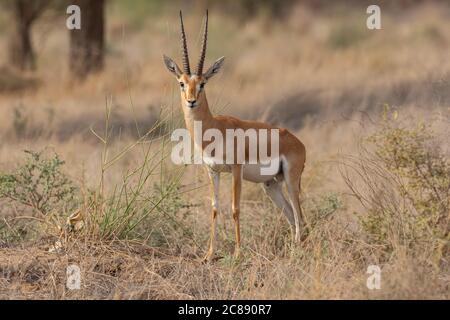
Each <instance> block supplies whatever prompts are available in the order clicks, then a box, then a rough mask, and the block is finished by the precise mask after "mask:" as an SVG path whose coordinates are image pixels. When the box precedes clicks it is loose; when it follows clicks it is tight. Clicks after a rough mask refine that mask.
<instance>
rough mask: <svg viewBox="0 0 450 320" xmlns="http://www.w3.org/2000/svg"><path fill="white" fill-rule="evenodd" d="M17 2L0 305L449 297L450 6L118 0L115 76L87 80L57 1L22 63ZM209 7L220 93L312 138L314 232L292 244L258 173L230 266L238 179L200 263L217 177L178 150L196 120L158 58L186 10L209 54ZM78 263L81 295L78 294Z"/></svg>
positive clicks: (221, 104) (5, 149)
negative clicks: (372, 19)
mask: <svg viewBox="0 0 450 320" xmlns="http://www.w3.org/2000/svg"><path fill="white" fill-rule="evenodd" d="M12 2H13V1H11V3H12ZM11 3H9V4H8V6H9V7H8V6H6V7H5V10H1V11H0V48H2V50H0V112H1V115H2V117H1V119H0V123H1V126H0V298H2V299H9V298H27V299H216V298H218V299H238V298H241V299H308V298H309V299H341V298H350V299H379V298H384V299H393V298H399V299H411V298H424V299H432V298H437V299H449V298H450V266H449V259H450V245H449V242H450V225H449V224H450V160H449V152H450V149H449V147H450V145H449V141H448V136H449V134H450V132H449V123H450V95H449V92H450V91H449V87H450V63H449V60H448V53H449V48H450V32H449V31H450V19H449V18H450V5H449V4H448V3H447V2H445V1H428V2H426V1H398V2H395V4H393V3H392V2H389V1H386V2H381V7H382V30H376V31H371V30H368V29H367V28H366V25H365V22H366V18H367V14H366V7H367V5H366V3H364V1H333V4H331V1H329V2H328V1H300V0H297V1H296V0H284V1H261V2H259V1H252V0H245V1H244V0H242V1H239V2H238V1H236V2H232V3H230V4H228V2H227V4H224V3H223V2H219V1H183V2H181V1H174V2H172V1H171V2H170V4H168V3H167V2H163V1H156V0H152V1H144V0H133V1H127V2H125V1H119V0H117V1H116V0H110V1H106V3H105V7H104V10H105V21H104V23H105V30H104V40H105V43H104V49H103V50H104V52H103V53H104V57H103V58H102V59H103V60H102V68H98V69H97V68H95V72H89V75H87V74H86V75H85V74H83V77H78V76H76V75H75V76H74V72H73V69H72V67H71V60H70V57H71V56H72V55H73V52H72V50H71V48H72V49H73V47H72V45H73V44H71V43H72V42H71V41H73V40H71V38H70V33H69V31H68V30H67V29H66V28H65V23H66V21H65V19H66V17H67V15H66V14H65V8H64V6H63V8H62V9H61V7H59V5H55V4H54V3H52V2H51V1H48V3H46V9H45V10H42V12H41V11H39V16H38V17H36V19H35V20H34V21H33V26H32V29H31V39H32V41H33V42H32V44H33V45H32V47H33V60H32V61H33V64H32V65H33V68H22V67H20V66H19V67H18V66H14V65H13V64H12V62H11V56H10V52H11V51H10V50H9V49H8V48H10V47H9V46H10V44H11V34H14V32H17V29H15V28H16V25H15V24H13V23H11V17H12V16H14V15H13V13H12V12H13V11H12V9H11V8H12V7H11V5H12V4H11ZM206 7H209V10H210V26H209V28H210V30H209V43H208V45H209V48H208V53H207V62H206V64H208V63H211V62H212V61H214V60H215V59H216V58H218V57H219V56H222V55H225V56H226V57H227V58H226V62H225V67H224V71H223V73H222V74H221V75H220V76H218V77H216V78H215V79H214V80H212V81H211V82H210V83H209V84H208V87H207V91H208V97H209V100H210V101H209V102H210V104H211V106H212V108H213V110H214V112H215V113H222V114H231V115H235V116H239V117H242V118H245V119H252V120H261V121H268V122H271V123H273V124H276V125H280V126H284V127H287V128H289V129H290V130H291V131H292V132H294V133H295V134H296V135H297V136H298V137H299V138H300V139H301V140H302V141H303V142H304V143H305V145H306V148H307V163H306V169H305V172H304V177H303V184H302V188H303V190H302V194H301V195H300V197H301V200H302V208H303V211H304V213H305V216H306V219H307V223H308V225H309V228H310V231H309V234H308V237H307V238H306V239H305V240H304V241H303V242H302V243H301V244H295V243H293V241H292V235H291V232H290V228H289V225H288V223H287V221H286V220H285V218H284V216H283V215H282V214H281V213H280V212H279V211H278V210H277V209H276V207H275V206H274V205H273V204H272V203H271V202H270V200H269V199H268V198H267V197H266V196H265V195H264V192H263V190H262V189H261V187H260V186H258V185H254V184H245V185H244V188H243V201H242V207H241V212H242V213H241V219H242V220H241V232H242V245H243V247H242V256H241V257H240V258H239V259H237V260H236V259H234V258H233V256H232V252H233V247H234V232H233V220H232V216H231V212H230V211H231V208H230V205H229V204H230V203H231V202H230V201H229V200H230V199H229V198H230V192H227V191H226V188H227V187H229V185H230V184H229V177H226V178H225V179H223V181H222V186H223V187H222V190H223V192H222V195H221V204H222V210H221V212H220V215H219V224H218V225H219V228H218V256H217V258H218V259H217V260H216V261H214V262H213V263H208V264H203V263H201V262H200V260H201V257H202V256H203V255H204V253H205V250H206V249H207V241H208V237H209V223H210V218H209V217H210V215H209V212H210V192H209V186H208V179H207V176H206V172H205V171H204V169H203V168H202V167H201V166H196V165H192V166H176V165H174V164H173V163H172V162H171V161H170V152H171V146H172V145H171V142H170V134H171V132H172V131H173V130H174V129H175V128H179V127H182V126H183V125H184V124H183V121H182V117H181V110H180V109H179V97H178V91H177V90H178V88H177V84H176V83H174V81H173V78H172V77H171V76H170V75H168V74H167V71H166V70H165V67H164V65H163V62H162V54H163V53H166V54H168V55H170V56H172V57H174V58H177V59H179V57H180V52H179V51H180V48H179V29H178V28H179V25H178V20H177V19H178V10H179V9H180V8H181V9H183V12H184V16H185V26H186V29H187V32H188V41H189V45H190V52H191V56H192V58H194V57H196V56H197V51H196V50H198V48H199V46H200V26H201V22H202V16H203V13H204V9H205V8H206ZM3 49H5V50H3ZM72 264H76V265H78V266H79V267H80V269H81V272H82V283H81V289H80V290H70V289H68V288H67V287H66V276H67V275H66V269H67V266H69V265H72ZM369 265H378V266H379V267H380V269H381V271H382V280H381V288H380V289H379V290H369V289H368V288H367V286H366V280H367V277H368V274H367V273H366V272H367V268H368V266H369Z"/></svg>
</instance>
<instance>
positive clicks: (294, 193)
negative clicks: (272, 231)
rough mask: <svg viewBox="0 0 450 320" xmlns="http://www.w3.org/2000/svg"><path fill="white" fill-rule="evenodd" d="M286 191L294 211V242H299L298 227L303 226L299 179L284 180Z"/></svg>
mask: <svg viewBox="0 0 450 320" xmlns="http://www.w3.org/2000/svg"><path fill="white" fill-rule="evenodd" d="M286 184H287V189H288V193H289V199H290V200H291V205H292V209H293V211H294V223H295V241H296V242H299V241H300V239H301V234H300V226H301V225H303V221H304V220H303V213H302V208H301V207H300V200H299V194H300V187H299V179H292V178H291V179H286Z"/></svg>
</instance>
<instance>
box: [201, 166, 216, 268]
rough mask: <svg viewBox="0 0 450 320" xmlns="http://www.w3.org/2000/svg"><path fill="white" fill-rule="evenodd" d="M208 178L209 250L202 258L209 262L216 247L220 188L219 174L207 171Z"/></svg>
mask: <svg viewBox="0 0 450 320" xmlns="http://www.w3.org/2000/svg"><path fill="white" fill-rule="evenodd" d="M208 176H209V179H210V180H211V186H212V188H211V191H212V201H211V205H212V211H211V232H210V237H209V249H208V252H207V253H206V255H205V257H204V258H203V260H204V261H211V259H212V258H213V256H214V250H215V246H216V228H217V227H216V225H217V215H218V214H219V186H220V173H218V172H215V171H212V170H208Z"/></svg>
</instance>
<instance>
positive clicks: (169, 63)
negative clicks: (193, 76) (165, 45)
mask: <svg viewBox="0 0 450 320" xmlns="http://www.w3.org/2000/svg"><path fill="white" fill-rule="evenodd" d="M163 58H164V64H165V65H166V68H167V70H169V71H170V72H171V73H173V74H174V75H175V76H176V77H177V78H179V77H180V76H181V75H182V73H183V72H181V69H180V67H179V66H178V65H177V64H176V62H175V61H173V60H172V59H171V58H169V57H168V56H166V55H165V54H164V55H163Z"/></svg>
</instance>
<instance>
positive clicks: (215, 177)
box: [164, 13, 306, 261]
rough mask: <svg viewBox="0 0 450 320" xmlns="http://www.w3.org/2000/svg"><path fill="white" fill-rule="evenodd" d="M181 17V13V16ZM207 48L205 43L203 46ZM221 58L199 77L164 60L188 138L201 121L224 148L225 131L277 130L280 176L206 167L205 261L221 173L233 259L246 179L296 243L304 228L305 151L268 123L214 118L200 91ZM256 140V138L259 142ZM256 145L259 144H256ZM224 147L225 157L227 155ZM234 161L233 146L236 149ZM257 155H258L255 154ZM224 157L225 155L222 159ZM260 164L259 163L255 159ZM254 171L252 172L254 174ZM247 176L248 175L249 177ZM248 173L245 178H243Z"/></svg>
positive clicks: (230, 166) (209, 254) (204, 144)
mask: <svg viewBox="0 0 450 320" xmlns="http://www.w3.org/2000/svg"><path fill="white" fill-rule="evenodd" d="M180 16H181V13H180ZM205 45H206V43H205ZM223 60H224V58H223V57H222V58H220V59H219V60H217V61H216V62H215V63H214V64H213V66H212V67H211V68H210V69H208V71H206V73H204V74H202V75H188V74H185V73H183V72H182V71H181V69H180V68H179V67H178V65H177V64H176V63H175V62H174V61H173V60H172V59H170V58H168V57H166V56H164V62H165V64H166V66H167V68H168V70H169V71H170V72H171V73H173V74H174V75H175V76H176V78H177V80H178V82H179V84H180V93H181V105H182V110H183V113H184V120H185V123H186V128H187V129H188V130H189V132H190V135H191V138H193V137H194V122H195V121H201V123H202V131H203V132H202V136H203V134H204V132H205V131H206V130H208V129H212V128H214V129H218V130H220V132H221V133H222V136H223V139H224V146H226V145H227V141H226V139H227V135H226V130H227V129H243V130H244V131H246V130H247V129H256V130H258V129H268V130H269V131H270V129H279V156H280V157H279V160H280V169H281V170H280V172H279V173H278V174H276V175H274V176H259V177H258V176H255V173H254V172H250V170H247V169H249V168H250V166H251V165H248V164H245V163H244V164H238V163H237V162H236V163H233V164H225V165H215V164H207V165H206V167H207V169H208V174H209V177H210V180H211V185H212V194H213V201H212V204H213V209H212V213H211V235H210V244H209V250H208V252H207V253H206V256H205V258H204V260H206V261H209V260H211V259H212V258H213V256H214V244H215V237H216V231H215V229H216V219H217V215H218V213H219V205H218V198H219V195H218V193H219V180H220V179H219V177H220V173H221V172H231V174H232V178H233V179H232V211H233V220H234V222H235V233H236V248H235V257H238V256H239V250H240V242H241V238H240V223H239V216H240V197H241V189H242V180H243V179H247V180H249V181H252V182H264V187H265V188H266V192H267V194H268V195H269V197H270V198H271V199H272V200H273V201H274V202H275V204H277V206H278V207H279V208H280V209H281V210H282V211H283V213H284V214H285V215H286V217H287V218H288V221H289V223H290V224H291V226H293V228H295V240H296V241H299V240H300V238H301V234H300V227H301V226H302V225H303V224H304V221H305V220H304V218H303V216H302V210H301V207H300V201H299V193H300V185H301V175H302V172H303V169H304V166H305V159H306V150H305V146H304V145H303V143H302V142H301V141H300V140H299V139H298V138H297V137H296V136H295V135H293V134H292V133H291V132H289V131H288V130H287V129H284V128H276V127H273V126H271V125H269V124H267V123H263V122H256V121H245V120H241V119H237V118H234V117H230V116H213V115H212V113H211V111H210V109H209V105H208V101H207V99H206V93H205V89H204V88H201V85H202V84H203V86H204V85H205V84H206V83H207V81H208V80H209V79H210V78H211V77H212V76H213V75H214V74H216V73H217V72H218V70H219V69H220V67H221V66H222V63H223ZM258 137H259V136H257V138H258ZM209 143H211V142H209V141H202V145H201V146H198V147H200V148H201V149H202V151H203V150H204V149H205V147H207V146H208V145H209ZM256 143H257V145H259V141H256ZM267 144H268V146H267V150H268V154H272V153H271V150H270V146H271V142H270V134H269V136H268V141H267ZM248 149H249V143H247V142H246V144H245V160H247V161H248V155H249V150H248ZM226 151H227V150H226V149H225V147H224V153H226ZM234 152H235V156H234V159H235V161H236V159H237V157H236V153H237V150H236V145H235V150H234ZM257 154H258V152H257ZM224 157H225V155H224ZM258 161H259V159H258ZM253 171H254V170H253ZM249 172H250V173H249ZM246 173H247V174H246ZM282 181H284V182H285V183H286V186H287V191H288V195H289V199H290V204H289V203H288V201H287V200H286V198H285V197H284V195H283V191H282V187H281V185H280V183H281V182H282Z"/></svg>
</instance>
